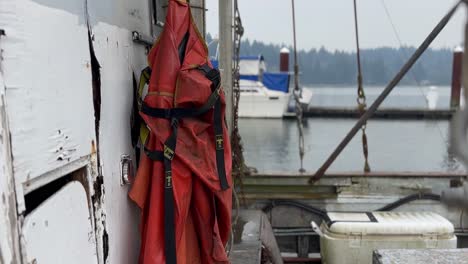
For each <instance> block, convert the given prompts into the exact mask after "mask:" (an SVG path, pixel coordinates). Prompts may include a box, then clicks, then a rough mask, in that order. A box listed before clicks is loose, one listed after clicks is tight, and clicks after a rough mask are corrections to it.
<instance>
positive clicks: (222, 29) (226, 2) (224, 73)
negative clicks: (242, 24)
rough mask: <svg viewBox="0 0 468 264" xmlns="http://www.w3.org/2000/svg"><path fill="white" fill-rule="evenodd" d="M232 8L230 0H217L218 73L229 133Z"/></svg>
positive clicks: (231, 96) (231, 117)
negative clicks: (222, 90)
mask: <svg viewBox="0 0 468 264" xmlns="http://www.w3.org/2000/svg"><path fill="white" fill-rule="evenodd" d="M232 14H233V7H232V0H219V71H220V72H221V84H222V86H223V89H224V93H225V95H226V121H227V124H228V129H229V132H231V131H232V127H233V120H234V118H233V117H234V116H233V111H232V110H233V109H232V108H233V105H234V101H233V94H232V55H233V43H232V34H233V31H232V30H233V29H232V27H233V15H232Z"/></svg>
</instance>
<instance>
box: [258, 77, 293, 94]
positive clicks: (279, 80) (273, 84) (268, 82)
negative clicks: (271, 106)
mask: <svg viewBox="0 0 468 264" xmlns="http://www.w3.org/2000/svg"><path fill="white" fill-rule="evenodd" d="M263 85H265V86H266V87H267V88H268V89H270V90H275V91H280V92H285V93H287V92H288V91H289V74H288V73H283V72H275V73H272V72H264V73H263Z"/></svg>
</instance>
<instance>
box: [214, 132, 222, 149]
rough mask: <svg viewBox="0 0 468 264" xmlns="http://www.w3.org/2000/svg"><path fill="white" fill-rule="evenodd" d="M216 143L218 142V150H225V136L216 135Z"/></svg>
mask: <svg viewBox="0 0 468 264" xmlns="http://www.w3.org/2000/svg"><path fill="white" fill-rule="evenodd" d="M215 141H216V150H222V149H224V138H223V135H222V134H221V135H216V136H215Z"/></svg>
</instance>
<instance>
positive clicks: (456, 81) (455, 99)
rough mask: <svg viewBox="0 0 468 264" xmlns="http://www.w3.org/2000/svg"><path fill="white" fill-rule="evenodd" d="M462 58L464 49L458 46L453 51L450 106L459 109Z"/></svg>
mask: <svg viewBox="0 0 468 264" xmlns="http://www.w3.org/2000/svg"><path fill="white" fill-rule="evenodd" d="M462 60H463V50H462V49H461V48H460V47H457V48H456V49H455V51H454V52H453V67H452V91H451V95H450V107H451V108H452V109H457V108H458V107H459V106H460V93H461V86H462V84H461V81H462V78H461V77H462Z"/></svg>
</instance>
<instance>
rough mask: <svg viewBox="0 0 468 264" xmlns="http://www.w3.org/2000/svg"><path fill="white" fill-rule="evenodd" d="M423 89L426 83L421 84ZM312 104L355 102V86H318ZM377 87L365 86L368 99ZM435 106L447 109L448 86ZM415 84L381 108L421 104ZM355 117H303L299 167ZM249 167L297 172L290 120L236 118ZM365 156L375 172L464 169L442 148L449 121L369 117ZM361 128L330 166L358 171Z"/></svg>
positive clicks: (318, 158) (323, 153)
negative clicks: (303, 136) (302, 142)
mask: <svg viewBox="0 0 468 264" xmlns="http://www.w3.org/2000/svg"><path fill="white" fill-rule="evenodd" d="M422 89H423V90H424V92H427V91H428V88H427V87H425V88H422ZM313 90H314V99H313V101H312V105H314V106H330V107H332V106H335V107H336V106H345V107H352V106H354V104H355V102H356V99H355V94H356V92H355V90H354V89H350V88H319V89H317V88H316V89H313ZM381 90H382V88H373V89H368V90H366V93H367V96H368V101H372V100H374V99H375V97H376V96H377V95H378V94H379V92H380V91H381ZM438 92H439V100H438V104H437V108H439V109H443V108H447V107H448V105H449V95H450V91H449V89H448V87H443V88H440V87H439V89H438ZM425 106H426V102H425V99H424V97H423V95H422V94H421V91H420V89H419V88H416V87H402V88H397V89H396V90H395V91H394V92H393V93H392V95H391V96H390V97H389V98H388V100H387V102H386V103H385V104H384V105H383V107H400V108H401V107H408V108H424V107H425ZM355 122H356V120H354V119H325V118H315V119H307V120H306V122H305V147H306V154H305V159H304V167H305V168H306V170H307V171H309V172H312V171H315V170H316V169H317V168H318V167H319V166H320V165H321V164H322V163H323V162H324V161H325V159H326V158H327V157H328V155H329V154H330V153H331V152H332V151H333V150H334V148H335V147H336V146H337V145H338V143H339V141H340V140H341V139H342V138H343V137H344V136H345V135H346V133H347V132H348V131H349V130H350V129H351V127H352V126H353V125H354V124H355ZM239 127H240V131H241V136H242V139H243V142H244V149H245V156H246V160H247V163H248V165H249V166H253V167H256V168H257V169H258V170H259V171H297V169H298V168H299V158H298V157H299V154H298V131H297V126H296V123H295V121H294V120H264V119H241V120H240V121H239ZM367 134H368V142H369V161H370V165H371V169H372V170H374V171H459V170H464V168H463V167H462V166H461V165H460V164H459V163H458V162H457V161H455V160H454V159H453V157H452V156H451V155H450V154H449V153H448V151H447V134H448V121H408V120H371V121H370V122H369V123H368V127H367ZM363 164H364V163H363V155H362V145H361V136H360V133H359V134H358V135H357V136H356V137H355V138H354V139H353V140H352V141H351V143H350V144H349V145H348V147H347V148H346V149H345V150H344V151H343V152H342V153H341V155H340V157H338V159H337V160H336V161H335V163H334V164H333V165H332V166H331V168H330V171H359V170H362V168H363Z"/></svg>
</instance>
